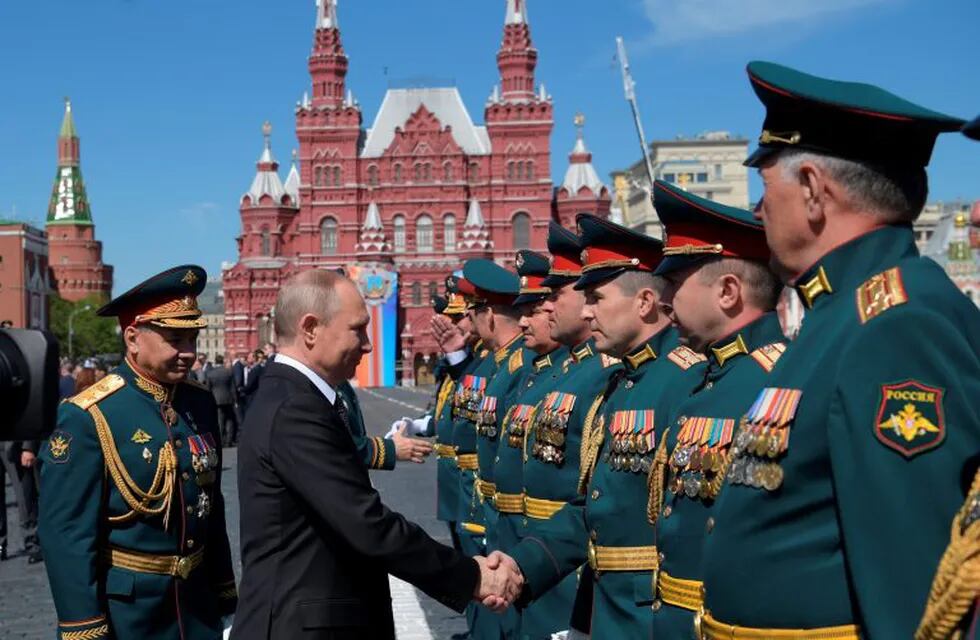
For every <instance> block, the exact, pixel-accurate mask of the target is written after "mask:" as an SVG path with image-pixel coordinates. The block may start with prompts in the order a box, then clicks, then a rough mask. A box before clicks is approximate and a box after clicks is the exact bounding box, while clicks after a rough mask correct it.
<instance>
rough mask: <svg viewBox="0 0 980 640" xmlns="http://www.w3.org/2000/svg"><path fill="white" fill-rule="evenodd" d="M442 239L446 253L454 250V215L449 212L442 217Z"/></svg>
mask: <svg viewBox="0 0 980 640" xmlns="http://www.w3.org/2000/svg"><path fill="white" fill-rule="evenodd" d="M442 239H443V244H444V245H445V247H446V253H449V252H451V251H455V250H456V216H454V215H453V214H451V213H449V214H446V215H445V216H444V217H443V219H442Z"/></svg>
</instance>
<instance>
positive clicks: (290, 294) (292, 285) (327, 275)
mask: <svg viewBox="0 0 980 640" xmlns="http://www.w3.org/2000/svg"><path fill="white" fill-rule="evenodd" d="M343 282H349V283H350V284H351V285H353V284H354V283H353V282H351V281H350V280H349V279H348V278H346V277H345V276H342V275H340V274H339V273H337V272H335V271H329V270H324V269H313V270H311V271H304V272H303V273H301V274H299V275H298V276H296V277H295V278H293V279H292V280H291V281H290V282H289V283H288V284H286V286H284V287H283V288H281V289H280V290H279V296H278V297H277V298H276V308H275V327H276V335H277V336H279V338H280V339H281V340H283V341H286V342H292V341H293V340H294V339H295V338H296V328H297V325H298V324H299V321H300V318H302V317H303V316H304V315H306V314H308V313H309V314H313V315H315V316H317V317H318V318H320V319H321V320H322V321H323V322H324V323H329V322H330V320H331V318H332V317H333V315H334V313H336V311H337V306H338V300H339V296H338V294H337V288H338V287H339V286H341V283H343Z"/></svg>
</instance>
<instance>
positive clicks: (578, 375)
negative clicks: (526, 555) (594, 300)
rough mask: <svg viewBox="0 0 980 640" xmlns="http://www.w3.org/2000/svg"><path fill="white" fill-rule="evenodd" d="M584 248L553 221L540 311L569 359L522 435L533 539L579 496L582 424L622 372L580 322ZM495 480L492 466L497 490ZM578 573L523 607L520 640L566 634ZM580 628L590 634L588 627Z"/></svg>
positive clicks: (526, 529)
mask: <svg viewBox="0 0 980 640" xmlns="http://www.w3.org/2000/svg"><path fill="white" fill-rule="evenodd" d="M582 248H583V247H582V243H581V241H580V240H579V238H578V236H576V235H575V234H574V233H572V232H571V231H569V230H568V229H565V228H564V227H562V226H561V225H560V224H558V223H556V222H551V224H550V226H549V229H548V251H549V252H550V253H551V256H552V257H551V264H550V265H548V268H547V277H546V278H545V279H544V281H543V282H542V283H541V284H542V285H543V286H547V287H549V288H550V289H551V293H550V294H549V296H548V298H547V299H546V300H545V301H544V303H543V304H542V307H543V308H544V310H545V311H547V312H548V317H549V326H550V331H551V337H552V338H554V339H555V340H556V341H558V342H559V343H560V344H562V345H563V346H564V349H565V350H567V351H568V352H569V354H570V355H569V357H568V358H567V359H566V360H565V361H564V362H563V363H562V364H561V372H562V375H561V376H560V377H559V379H558V381H557V384H556V385H555V386H554V388H551V389H548V393H547V394H546V395H545V396H544V398H543V399H542V401H541V402H539V403H538V410H537V411H535V412H534V416H533V418H532V422H531V426H530V428H529V429H528V430H527V436H526V438H527V444H526V445H525V447H524V448H525V456H524V458H525V463H524V520H523V522H522V524H523V531H522V534H521V537H524V536H525V535H539V534H540V531H539V530H540V529H541V526H542V525H543V523H546V522H547V521H548V520H549V519H550V518H551V517H552V516H553V515H554V514H555V513H557V512H558V510H559V509H561V508H562V507H563V506H565V504H566V503H567V502H569V501H573V500H575V499H576V498H577V496H578V477H579V460H580V456H579V454H580V450H581V442H582V425H583V423H584V422H585V417H586V414H587V413H588V411H589V408H590V407H591V406H592V403H593V402H594V400H595V399H596V397H598V396H599V394H601V393H602V391H603V389H605V388H606V385H607V384H608V382H609V377H610V376H611V375H613V374H614V373H615V372H617V371H620V370H621V369H622V365H621V364H620V361H619V359H618V358H614V357H612V356H607V355H605V354H600V353H599V352H598V351H597V350H596V347H595V341H594V340H593V339H592V331H591V329H590V328H589V323H588V322H586V321H585V320H583V319H582V310H583V307H584V306H585V296H584V294H583V293H582V292H581V291H579V290H577V289H575V288H574V286H573V285H574V284H575V282H576V281H577V280H578V278H579V277H580V276H581V275H582V264H581V262H580V256H581V253H582ZM500 477H501V476H500V473H499V467H498V474H497V485H498V488H499V486H500V482H501V479H500ZM578 574H579V572H578V571H576V572H573V573H570V574H569V575H568V576H567V577H566V578H565V579H564V580H562V581H561V582H560V583H559V584H557V585H555V586H554V587H553V588H551V589H549V590H548V591H547V592H545V593H544V594H543V595H542V596H541V597H540V598H538V599H537V600H535V601H534V602H532V603H530V604H529V605H528V606H527V608H526V609H525V610H524V612H523V615H522V617H521V638H522V639H527V640H548V639H550V638H551V635H552V634H553V633H556V632H560V631H563V630H565V629H568V628H569V626H570V625H569V618H570V616H571V613H572V605H573V603H574V600H575V593H576V589H577V588H578V577H579V576H578ZM583 626H585V629H584V630H585V631H588V626H587V623H586V625H583ZM580 631H581V629H580Z"/></svg>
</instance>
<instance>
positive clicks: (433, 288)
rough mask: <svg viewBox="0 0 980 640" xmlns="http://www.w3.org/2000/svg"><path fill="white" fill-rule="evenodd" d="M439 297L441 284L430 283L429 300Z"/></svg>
mask: <svg viewBox="0 0 980 640" xmlns="http://www.w3.org/2000/svg"><path fill="white" fill-rule="evenodd" d="M438 295H439V283H438V282H430V283H429V300H430V301H431V300H433V299H434V298H435V297H436V296H438Z"/></svg>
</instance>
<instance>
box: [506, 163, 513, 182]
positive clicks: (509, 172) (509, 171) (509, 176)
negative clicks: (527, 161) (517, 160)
mask: <svg viewBox="0 0 980 640" xmlns="http://www.w3.org/2000/svg"><path fill="white" fill-rule="evenodd" d="M507 179H508V180H513V179H514V163H513V162H508V163H507Z"/></svg>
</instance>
